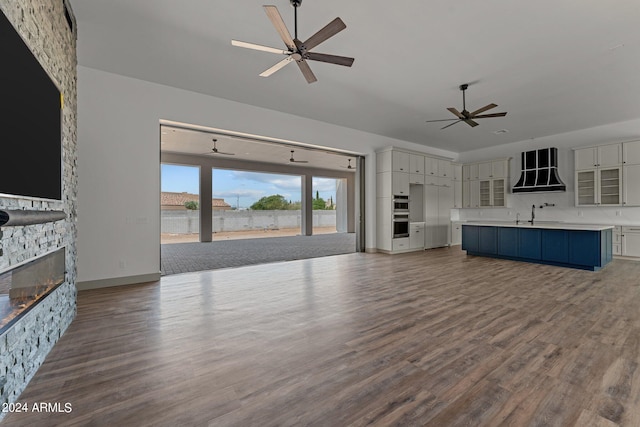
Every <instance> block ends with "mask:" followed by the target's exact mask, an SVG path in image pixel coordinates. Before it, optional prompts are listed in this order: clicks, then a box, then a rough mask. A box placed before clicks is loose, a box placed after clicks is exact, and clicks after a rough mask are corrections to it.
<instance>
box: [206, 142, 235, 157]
mask: <svg viewBox="0 0 640 427" xmlns="http://www.w3.org/2000/svg"><path fill="white" fill-rule="evenodd" d="M212 141H213V148H212V149H211V151H207V152H206V153H202V154H221V155H224V156H235V155H236V153H226V152H224V151H220V150H218V147H216V142H218V140H217V139H215V138H213V139H212Z"/></svg>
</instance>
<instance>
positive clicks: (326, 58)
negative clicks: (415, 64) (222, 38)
mask: <svg viewBox="0 0 640 427" xmlns="http://www.w3.org/2000/svg"><path fill="white" fill-rule="evenodd" d="M290 2H291V5H292V6H293V10H294V37H293V38H292V37H291V33H289V30H288V29H287V26H286V25H285V23H284V21H283V19H282V16H281V15H280V12H279V11H278V8H277V7H276V6H273V5H265V6H263V8H264V11H265V13H266V14H267V17H268V18H269V20H270V21H271V23H272V24H273V26H274V27H275V29H276V31H277V32H278V34H279V35H280V38H281V39H282V41H283V42H284V44H285V46H286V47H287V50H283V49H277V48H273V47H268V46H262V45H258V44H254V43H247V42H241V41H238V40H231V44H232V45H233V46H237V47H244V48H247V49H253V50H260V51H263V52H270V53H276V54H281V55H286V58H284V59H283V60H281V61H280V62H278V63H276V64H275V65H273V66H272V67H270V68H268V69H266V70H265V71H263V72H262V73H260V76H261V77H269V76H270V75H272V74H273V73H275V72H276V71H278V70H280V69H281V68H284V67H285V66H286V65H288V64H289V63H290V62H294V61H295V62H296V64H298V68H300V71H301V72H302V75H303V76H304V78H305V79H306V80H307V83H313V82H316V81H317V80H318V79H317V78H316V76H315V74H313V71H311V68H310V67H309V64H308V63H307V61H309V60H311V61H318V62H326V63H329V64H336V65H342V66H345V67H351V65H353V61H354V58H349V57H346V56H338V55H329V54H326V53H318V52H311V49H313V48H314V47H316V46H318V45H319V44H321V43H323V42H324V41H326V40H328V39H329V38H331V37H333V36H335V35H336V34H338V33H339V32H340V31H342V30H344V29H345V28H347V26H346V25H345V23H344V22H342V19H340V18H336V19H334V20H333V21H331V22H329V23H328V24H327V25H325V26H324V27H323V28H321V29H320V30H319V31H318V32H316V33H315V34H314V35H312V36H311V37H309V38H308V39H307V40H306V41H305V42H302V41H300V39H298V7H300V5H301V4H302V0H290Z"/></svg>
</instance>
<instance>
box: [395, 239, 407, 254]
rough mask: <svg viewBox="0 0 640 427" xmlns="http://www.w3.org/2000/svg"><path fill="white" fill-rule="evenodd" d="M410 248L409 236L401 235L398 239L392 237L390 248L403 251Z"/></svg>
mask: <svg viewBox="0 0 640 427" xmlns="http://www.w3.org/2000/svg"><path fill="white" fill-rule="evenodd" d="M408 249H410V243H409V237H402V238H400V239H393V243H392V250H394V251H404V250H408Z"/></svg>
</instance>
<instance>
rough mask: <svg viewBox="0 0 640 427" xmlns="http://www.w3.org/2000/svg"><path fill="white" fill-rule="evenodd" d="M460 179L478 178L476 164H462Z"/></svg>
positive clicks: (470, 179) (471, 179)
mask: <svg viewBox="0 0 640 427" xmlns="http://www.w3.org/2000/svg"><path fill="white" fill-rule="evenodd" d="M462 179H463V180H465V181H473V180H474V179H478V164H477V163H472V164H470V165H463V166H462Z"/></svg>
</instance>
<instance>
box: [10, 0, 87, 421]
mask: <svg viewBox="0 0 640 427" xmlns="http://www.w3.org/2000/svg"><path fill="white" fill-rule="evenodd" d="M0 13H2V14H4V15H5V16H6V17H7V19H8V20H9V22H10V23H11V24H12V25H13V27H14V28H15V30H16V31H17V32H18V33H19V34H20V36H21V37H22V39H23V40H24V42H25V43H26V44H27V46H28V47H29V49H30V50H31V52H32V54H33V56H34V57H35V58H36V59H37V60H38V62H39V63H40V65H41V66H42V68H43V69H44V70H45V71H46V72H47V73H48V75H49V76H50V77H51V79H52V80H53V81H55V82H56V85H57V86H58V88H59V90H60V92H61V94H62V95H63V96H64V106H63V108H62V126H61V130H62V147H61V148H62V176H61V177H59V178H61V180H62V197H61V199H60V200H47V199H38V198H33V197H32V198H29V197H21V196H10V195H2V194H0V210H4V211H11V212H15V211H24V212H25V213H27V214H28V216H31V215H40V214H42V213H45V212H46V215H45V216H47V215H49V214H50V213H60V212H61V213H63V215H61V218H57V219H54V220H48V221H46V222H37V223H24V224H15V225H2V226H0V322H1V323H0V404H3V403H11V402H16V401H18V400H19V397H20V394H21V393H22V391H23V390H24V389H25V387H26V386H27V384H28V383H29V381H30V380H31V378H32V377H33V375H34V374H35V373H36V371H37V370H38V368H39V367H40V365H41V364H42V363H43V362H44V360H45V358H46V356H47V354H48V353H49V351H50V350H51V348H52V347H53V346H54V345H55V343H56V342H57V341H58V339H59V338H60V337H61V336H62V334H63V333H64V332H65V331H66V329H67V327H68V326H69V324H70V323H71V321H72V320H73V318H74V317H75V314H76V286H75V284H76V257H77V252H76V234H77V231H76V223H77V215H76V206H77V187H78V184H77V144H76V141H77V139H76V129H77V125H76V116H77V105H76V98H77V96H76V80H77V70H76V69H77V59H76V35H77V34H76V27H75V18H74V16H73V12H72V10H71V8H70V5H69V2H68V0H60V1H51V0H30V1H16V0H0ZM34 125H37V123H34ZM28 143H29V141H25V140H19V141H14V140H8V139H7V138H5V139H3V140H0V148H1V147H2V145H3V144H28ZM3 161H11V159H3ZM52 179H56V177H52ZM54 216H55V215H54ZM61 266H62V267H61ZM3 302H4V303H3ZM7 304H8V305H7ZM16 308H17V311H16V310H15V309H16ZM3 415H5V414H4V413H1V412H0V419H2V417H3Z"/></svg>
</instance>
